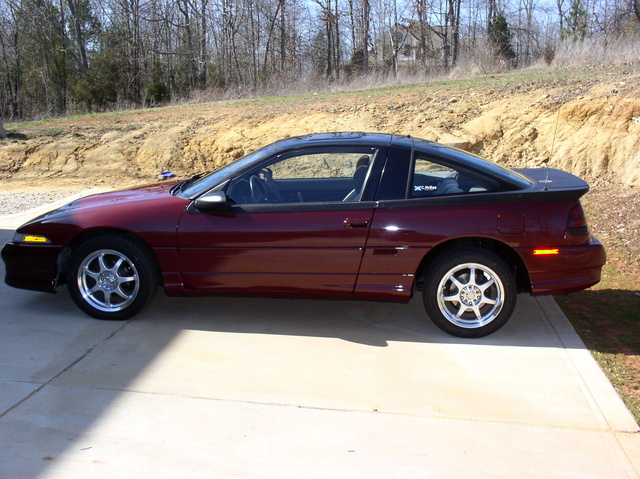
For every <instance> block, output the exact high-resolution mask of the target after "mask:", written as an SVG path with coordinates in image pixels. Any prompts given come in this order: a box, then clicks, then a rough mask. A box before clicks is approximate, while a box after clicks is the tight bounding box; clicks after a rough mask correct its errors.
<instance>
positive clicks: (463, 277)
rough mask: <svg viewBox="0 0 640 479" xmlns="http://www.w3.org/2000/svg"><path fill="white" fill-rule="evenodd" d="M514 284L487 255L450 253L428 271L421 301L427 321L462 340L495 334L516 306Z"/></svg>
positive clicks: (467, 251)
mask: <svg viewBox="0 0 640 479" xmlns="http://www.w3.org/2000/svg"><path fill="white" fill-rule="evenodd" d="M516 298H517V290H516V285H515V280H514V277H513V275H512V274H511V272H510V271H509V268H508V267H507V266H506V265H505V263H504V261H503V260H502V259H501V258H500V257H498V256H497V255H495V254H493V253H492V252H490V251H487V250H484V249H481V248H466V249H462V250H457V251H453V252H451V253H449V254H447V255H445V256H443V257H441V258H439V259H438V260H436V262H435V263H434V264H433V265H432V266H431V267H430V268H429V269H428V271H427V276H426V281H425V287H424V289H423V301H424V306H425V309H426V310H427V313H428V314H429V317H430V318H431V320H432V321H433V322H434V323H435V324H436V326H438V327H439V328H440V329H442V330H443V331H445V332H447V333H449V334H451V335H453V336H458V337H462V338H480V337H483V336H487V335H488V334H491V333H494V332H496V331H497V330H498V329H500V328H501V327H502V326H504V324H505V323H506V322H507V321H508V320H509V318H510V317H511V314H512V313H513V309H514V307H515V304H516Z"/></svg>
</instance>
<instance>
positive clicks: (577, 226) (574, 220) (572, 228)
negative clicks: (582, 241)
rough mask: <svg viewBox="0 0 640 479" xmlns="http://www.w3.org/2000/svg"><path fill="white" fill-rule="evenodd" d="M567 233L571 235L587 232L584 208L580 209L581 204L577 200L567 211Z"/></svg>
mask: <svg viewBox="0 0 640 479" xmlns="http://www.w3.org/2000/svg"><path fill="white" fill-rule="evenodd" d="M567 233H571V234H572V235H588V234H589V227H588V226H587V219H586V218H585V217H584V210H583V209H582V205H581V204H580V203H579V202H578V204H577V205H576V206H574V207H573V208H572V209H571V211H570V212H569V219H568V220H567Z"/></svg>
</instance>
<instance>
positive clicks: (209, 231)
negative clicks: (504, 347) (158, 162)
mask: <svg viewBox="0 0 640 479" xmlns="http://www.w3.org/2000/svg"><path fill="white" fill-rule="evenodd" d="M588 189H589V187H588V185H587V184H586V183H585V182H584V181H583V180H581V179H580V178H577V177H576V176H574V175H571V174H569V173H567V172H564V171H560V170H554V169H521V170H510V169H506V168H503V167H500V166H498V165H496V164H495V163H492V162H489V161H486V160H483V159H481V158H479V157H477V156H474V155H472V154H470V153H466V152H463V151H460V150H456V149H453V148H449V147H446V146H443V145H440V144H437V143H433V142H429V141H425V140H420V139H417V138H412V137H408V136H398V135H389V134H365V133H358V132H343V133H327V134H315V135H307V136H302V137H296V138H288V139H284V140H280V141H277V142H275V143H273V144H271V145H268V146H266V147H264V148H261V149H260V150H257V151H255V152H253V153H251V154H249V155H247V156H246V157H244V158H242V159H240V160H237V161H235V162H233V163H231V164H229V165H227V166H226V167H223V168H221V169H219V170H216V171H213V172H208V173H204V174H199V175H195V176H193V177H192V178H190V179H188V180H184V181H179V182H172V183H160V184H155V185H149V186H144V187H138V188H133V189H129V190H124V191H115V192H109V193H103V194H98V195H93V196H89V197H86V198H82V199H79V200H76V201H74V202H72V203H70V204H68V205H66V206H63V207H61V208H59V209H56V210H54V211H51V212H49V213H46V214H45V215H43V216H40V217H39V218H36V219H34V220H32V221H30V222H28V223H26V224H25V225H23V226H21V227H19V228H18V229H17V230H16V233H15V235H14V237H13V239H12V240H11V241H9V242H8V243H7V244H6V245H5V246H4V248H3V250H2V258H3V260H4V262H5V264H6V283H7V284H8V285H10V286H14V287H18V288H26V289H32V290H37V291H48V292H55V291H56V290H57V289H58V288H59V287H60V286H61V285H63V284H66V285H67V287H68V290H69V293H70V295H71V297H72V298H73V300H74V301H75V303H76V304H77V305H78V307H79V308H80V309H81V310H83V311H84V312H85V313H87V314H89V315H91V316H93V317H96V318H101V319H128V318H131V317H133V316H135V315H136V314H138V313H140V312H141V311H142V310H143V309H144V308H145V307H146V306H147V305H148V303H149V302H150V301H151V299H152V298H153V295H154V293H155V291H156V289H157V287H158V286H159V285H161V286H162V287H163V288H164V290H165V291H166V293H167V294H168V295H175V296H185V295H186V296H189V295H192V296H194V295H222V296H225V295H226V296H231V295H233V296H267V297H291V298H326V299H355V300H372V301H393V302H408V301H409V300H410V299H411V297H412V296H413V295H414V294H415V293H416V292H418V291H421V294H422V298H423V301H424V305H425V309H426V312H427V314H428V316H429V317H430V318H431V320H432V321H433V322H434V323H435V324H436V325H437V326H438V327H440V328H441V329H443V330H444V331H446V332H447V333H449V334H452V335H455V336H459V337H482V336H485V335H488V334H491V333H493V332H495V331H497V330H498V329H500V328H501V327H502V326H503V325H504V324H505V323H506V322H507V320H508V319H509V317H510V316H511V314H512V312H513V310H514V307H515V303H516V298H517V294H518V293H523V292H526V293H530V294H533V295H543V294H560V293H568V292H572V291H578V290H581V289H584V288H588V287H589V286H592V285H594V284H596V283H597V282H598V281H599V280H600V274H601V269H602V266H603V265H604V263H605V253H604V249H603V247H602V245H601V244H600V243H599V242H598V241H597V239H595V238H594V237H592V236H591V235H590V233H589V230H588V227H587V222H586V219H585V216H584V212H583V209H582V206H581V204H580V198H581V197H582V196H583V195H584V194H585V193H586V192H587V191H588Z"/></svg>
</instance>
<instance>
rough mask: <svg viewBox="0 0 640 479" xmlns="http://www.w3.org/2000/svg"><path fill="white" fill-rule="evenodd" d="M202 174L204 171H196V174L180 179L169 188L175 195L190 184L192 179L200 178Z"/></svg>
mask: <svg viewBox="0 0 640 479" xmlns="http://www.w3.org/2000/svg"><path fill="white" fill-rule="evenodd" d="M204 174H205V173H198V174H197V175H193V176H192V177H191V178H189V179H188V180H184V181H181V182H180V183H178V184H177V185H175V186H174V187H173V188H171V194H172V195H174V196H175V195H176V194H178V193H180V192H181V191H182V190H184V189H185V188H186V187H187V186H189V185H190V184H192V183H193V182H194V181H196V180H199V179H200V178H202V177H203V176H204Z"/></svg>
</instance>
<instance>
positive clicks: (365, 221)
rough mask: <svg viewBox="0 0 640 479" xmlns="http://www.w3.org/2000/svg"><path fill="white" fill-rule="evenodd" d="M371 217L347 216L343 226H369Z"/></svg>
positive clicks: (350, 227)
mask: <svg viewBox="0 0 640 479" xmlns="http://www.w3.org/2000/svg"><path fill="white" fill-rule="evenodd" d="M370 221H371V218H345V220H344V222H343V223H342V226H344V227H345V228H347V229H353V228H368V227H369V222H370Z"/></svg>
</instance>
